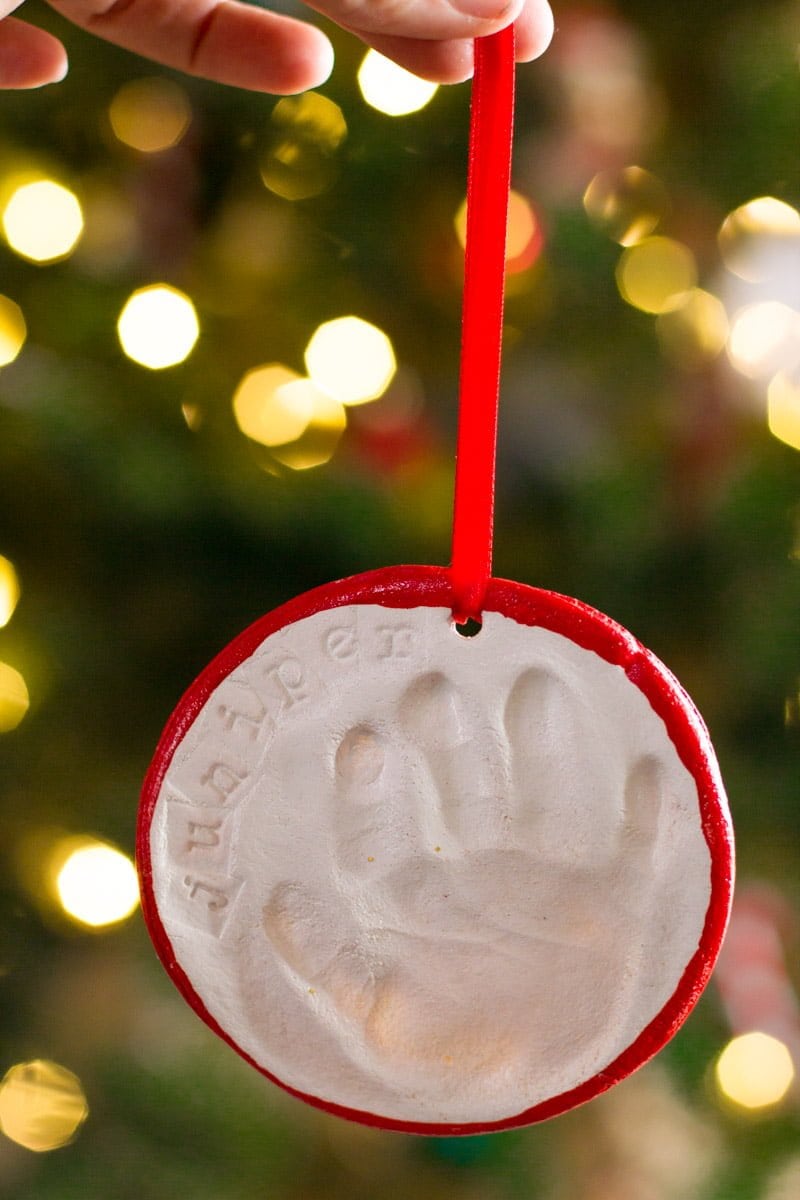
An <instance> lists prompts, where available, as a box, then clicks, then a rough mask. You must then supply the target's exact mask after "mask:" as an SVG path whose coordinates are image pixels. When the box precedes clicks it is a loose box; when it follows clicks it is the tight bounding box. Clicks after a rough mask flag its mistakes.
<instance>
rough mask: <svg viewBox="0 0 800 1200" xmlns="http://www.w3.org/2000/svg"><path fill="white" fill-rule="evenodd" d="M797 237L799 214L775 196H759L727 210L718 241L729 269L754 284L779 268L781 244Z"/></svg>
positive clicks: (799, 234) (799, 224) (798, 232)
mask: <svg viewBox="0 0 800 1200" xmlns="http://www.w3.org/2000/svg"><path fill="white" fill-rule="evenodd" d="M789 238H800V213H799V212H798V211H797V209H795V208H792V206H791V205H790V204H786V203H785V202H784V201H783V200H777V199H776V198H775V197H774V196H759V197H758V199H756V200H750V201H748V203H747V204H742V205H741V206H740V207H739V208H736V209H734V210H733V212H732V213H729V214H728V216H727V217H726V218H725V220H724V221H723V222H722V225H721V227H720V231H719V235H718V240H719V249H720V254H721V255H722V260H723V262H724V263H725V266H726V267H727V268H728V270H729V271H732V272H733V273H734V274H735V275H738V276H739V277H740V278H741V279H746V280H748V281H749V282H751V283H756V282H758V281H760V280H761V279H763V278H764V276H765V275H769V274H771V272H772V270H773V269H775V268H779V267H780V255H781V245H782V243H783V242H785V241H786V240H787V239H789Z"/></svg>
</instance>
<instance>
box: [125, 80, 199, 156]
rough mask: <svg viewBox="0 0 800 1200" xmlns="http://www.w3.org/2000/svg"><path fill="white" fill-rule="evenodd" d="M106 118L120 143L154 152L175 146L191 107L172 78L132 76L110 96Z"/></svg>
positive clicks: (184, 126) (183, 92) (181, 89)
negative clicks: (112, 96) (132, 77)
mask: <svg viewBox="0 0 800 1200" xmlns="http://www.w3.org/2000/svg"><path fill="white" fill-rule="evenodd" d="M108 118H109V121H110V122H111V128H112V129H113V130H114V134H115V136H116V137H117V138H118V139H119V141H120V142H123V143H124V144H125V145H126V146H131V147H132V148H133V149H134V150H141V151H142V152H143V153H145V154H153V153H155V152H157V151H159V150H168V149H169V148H170V147H171V146H175V145H177V143H178V142H179V141H180V140H181V138H182V137H183V135H184V134H185V132H186V130H187V129H188V128H189V123H190V121H191V119H192V110H191V107H190V105H189V98H188V96H187V95H186V92H185V91H184V90H183V88H182V87H180V86H179V84H177V83H174V82H173V81H172V80H171V79H158V78H152V79H133V80H131V81H130V82H129V83H124V84H123V85H122V87H121V88H120V89H119V91H118V92H117V93H116V95H115V96H114V98H113V99H112V101H111V104H110V105H109V107H108Z"/></svg>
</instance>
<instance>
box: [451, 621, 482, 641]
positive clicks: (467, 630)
mask: <svg viewBox="0 0 800 1200" xmlns="http://www.w3.org/2000/svg"><path fill="white" fill-rule="evenodd" d="M453 628H454V629H455V631H456V633H457V634H459V635H460V636H461V637H465V638H473V637H477V636H478V634H479V633H480V631H481V630H482V629H483V625H482V624H481V623H480V621H476V620H475V618H474V617H467V619H466V621H453Z"/></svg>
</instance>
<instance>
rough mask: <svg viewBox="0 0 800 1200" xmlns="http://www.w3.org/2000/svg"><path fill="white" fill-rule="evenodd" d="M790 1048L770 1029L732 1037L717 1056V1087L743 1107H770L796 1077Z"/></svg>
mask: <svg viewBox="0 0 800 1200" xmlns="http://www.w3.org/2000/svg"><path fill="white" fill-rule="evenodd" d="M794 1074H795V1070H794V1063H793V1062H792V1056H791V1054H790V1053H789V1049H788V1047H787V1046H785V1045H784V1043H783V1042H781V1041H779V1040H778V1039H777V1038H774V1037H770V1035H769V1034H767V1033H760V1032H757V1031H755V1032H752V1033H744V1034H741V1035H740V1036H739V1037H735V1038H733V1040H732V1041H730V1042H729V1043H728V1045H727V1046H726V1047H725V1049H724V1050H723V1051H722V1053H721V1054H720V1056H719V1058H718V1059H717V1064H716V1079H717V1087H718V1088H719V1090H720V1092H721V1093H722V1095H723V1096H724V1097H725V1098H726V1099H727V1100H730V1101H731V1102H732V1103H734V1104H736V1105H738V1106H739V1107H740V1108H746V1109H759V1108H769V1107H771V1106H772V1105H775V1104H779V1103H780V1101H781V1100H782V1099H783V1098H784V1096H785V1095H786V1093H787V1092H788V1090H789V1088H790V1087H791V1085H792V1082H793V1080H794Z"/></svg>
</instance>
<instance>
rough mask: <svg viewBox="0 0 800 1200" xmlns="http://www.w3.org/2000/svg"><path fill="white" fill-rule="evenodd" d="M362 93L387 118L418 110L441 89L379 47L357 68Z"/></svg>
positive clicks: (370, 51)
mask: <svg viewBox="0 0 800 1200" xmlns="http://www.w3.org/2000/svg"><path fill="white" fill-rule="evenodd" d="M358 86H359V88H360V89H361V95H362V96H363V97H364V99H365V100H366V102H367V104H369V105H370V107H371V108H374V109H377V111H378V112H381V113H385V114H386V116H387V117H404V116H406V115H407V114H408V113H413V112H419V110H420V109H421V108H424V107H425V105H426V104H429V103H430V101H431V100H432V99H433V97H434V96H435V95H436V92H437V91H438V84H435V83H430V82H428V80H427V79H420V77H419V76H418V75H412V74H411V72H410V71H406V70H405V69H404V68H403V67H401V66H398V64H397V63H395V62H392V60H391V59H390V58H385V57H384V55H383V54H379V53H378V51H377V50H368V51H367V53H366V55H365V56H364V60H363V62H362V63H361V66H360V67H359V69H358Z"/></svg>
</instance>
